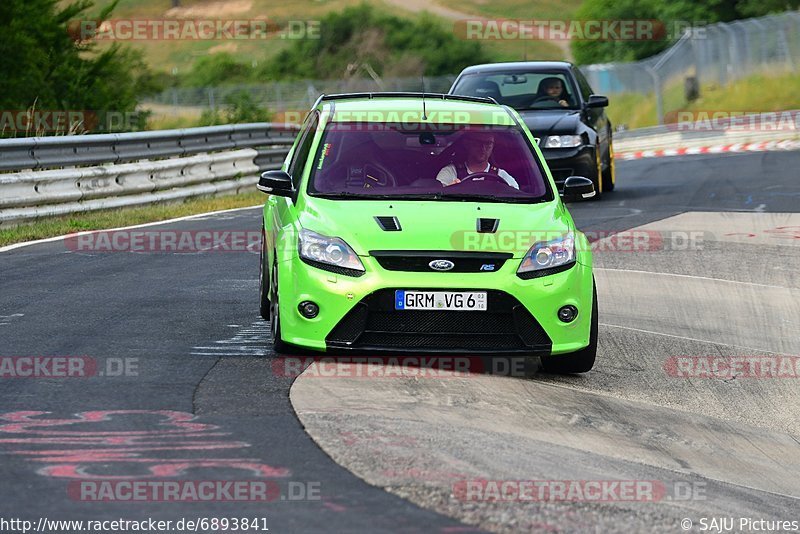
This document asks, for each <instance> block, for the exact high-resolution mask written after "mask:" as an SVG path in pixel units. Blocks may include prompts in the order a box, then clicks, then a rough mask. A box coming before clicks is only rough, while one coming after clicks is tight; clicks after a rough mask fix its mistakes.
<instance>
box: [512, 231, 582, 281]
mask: <svg viewBox="0 0 800 534" xmlns="http://www.w3.org/2000/svg"><path fill="white" fill-rule="evenodd" d="M574 261H575V235H574V234H573V233H572V232H570V233H568V234H567V235H565V236H562V237H559V238H557V239H553V240H552V241H542V242H539V243H536V244H534V245H533V246H532V247H531V248H530V250H528V252H526V253H525V257H524V258H522V263H520V265H519V269H517V273H527V272H531V271H541V270H544V269H551V268H553V267H560V266H562V265H569V264H570V263H573V262H574Z"/></svg>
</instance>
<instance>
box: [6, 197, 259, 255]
mask: <svg viewBox="0 0 800 534" xmlns="http://www.w3.org/2000/svg"><path fill="white" fill-rule="evenodd" d="M266 198H267V197H266V196H265V195H264V194H263V193H260V192H258V191H253V192H249V193H241V194H238V195H224V196H218V197H198V198H193V199H187V200H184V201H182V202H169V203H160V204H152V205H147V206H139V207H132V208H121V209H110V210H98V211H92V212H87V213H75V214H71V215H63V216H59V217H48V218H45V219H40V220H37V221H35V222H32V223H26V224H22V225H19V226H16V227H13V228H0V247H2V246H5V245H11V244H13V243H21V242H23V241H33V240H35V239H44V238H47V237H55V236H60V235H64V234H70V233H74V232H81V231H85V230H102V229H105V228H118V227H120V226H133V225H136V224H144V223H149V222H156V221H163V220H166V219H174V218H176V217H185V216H187V215H195V214H198V213H205V212H209V211H218V210H225V209H232V208H243V207H247V206H255V205H257V204H262V203H263V202H264V201H265V200H266Z"/></svg>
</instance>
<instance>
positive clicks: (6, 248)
mask: <svg viewBox="0 0 800 534" xmlns="http://www.w3.org/2000/svg"><path fill="white" fill-rule="evenodd" d="M263 206H264V205H263V204H258V205H256V206H246V207H244V208H231V209H227V210H219V211H207V212H204V213H195V214H194V215H186V216H184V217H177V218H175V219H165V220H163V221H154V222H149V223H143V224H135V225H133V226H120V227H119V228H102V229H100V230H85V231H80V232H73V233H71V234H66V235H60V236H56V237H48V238H45V239H37V240H36V241H24V242H22V243H14V244H13V245H6V246H4V247H0V252H8V251H9V250H14V249H18V248H22V247H28V246H31V245H38V244H40V243H52V242H53V241H59V240H61V239H66V238H67V237H69V236H75V235H87V234H97V233H100V232H114V231H117V230H132V229H134V228H145V227H148V226H158V225H159V224H172V223H176V222H181V221H188V220H191V219H197V218H199V217H205V216H207V215H219V214H221V213H233V212H236V211H244V210H252V209H255V208H261V207H263Z"/></svg>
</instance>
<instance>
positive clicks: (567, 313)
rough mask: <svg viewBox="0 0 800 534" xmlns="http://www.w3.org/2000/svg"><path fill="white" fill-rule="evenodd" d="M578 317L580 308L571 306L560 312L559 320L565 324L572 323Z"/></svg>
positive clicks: (563, 307)
mask: <svg viewBox="0 0 800 534" xmlns="http://www.w3.org/2000/svg"><path fill="white" fill-rule="evenodd" d="M577 316H578V308H576V307H575V306H572V305H571V304H570V305H569V306H562V307H561V309H559V310H558V318H559V320H561V322H564V323H571V322H572V321H574V320H575V317H577Z"/></svg>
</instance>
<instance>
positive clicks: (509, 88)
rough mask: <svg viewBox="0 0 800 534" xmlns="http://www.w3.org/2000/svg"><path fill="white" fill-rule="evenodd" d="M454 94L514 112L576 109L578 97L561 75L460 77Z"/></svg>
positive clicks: (563, 74)
mask: <svg viewBox="0 0 800 534" xmlns="http://www.w3.org/2000/svg"><path fill="white" fill-rule="evenodd" d="M451 92H452V93H453V94H458V95H466V96H483V97H487V96H488V97H491V98H494V99H495V100H496V101H497V102H498V103H500V104H505V105H507V106H511V107H512V108H514V109H516V110H529V109H578V103H579V102H578V96H577V91H576V89H575V86H574V85H573V83H572V81H571V80H570V77H569V76H567V75H566V73H565V72H564V71H552V72H541V71H538V72H506V73H502V72H499V73H498V72H494V73H477V74H467V75H464V76H462V77H461V79H460V80H459V82H458V85H456V86H455V87H454V88H453V90H452V91H451Z"/></svg>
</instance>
